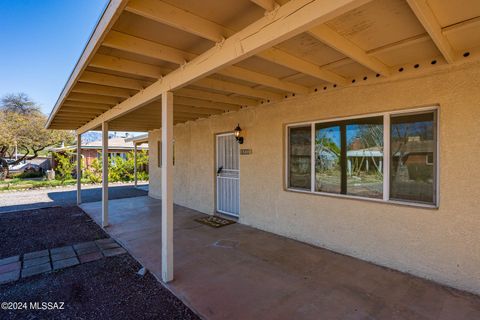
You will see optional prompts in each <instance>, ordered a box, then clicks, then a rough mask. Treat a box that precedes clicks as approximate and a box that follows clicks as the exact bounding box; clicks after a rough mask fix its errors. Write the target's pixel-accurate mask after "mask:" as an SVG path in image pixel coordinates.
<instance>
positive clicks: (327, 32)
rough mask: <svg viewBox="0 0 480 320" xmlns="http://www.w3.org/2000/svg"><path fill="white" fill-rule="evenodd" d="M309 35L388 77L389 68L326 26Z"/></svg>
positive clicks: (311, 31)
mask: <svg viewBox="0 0 480 320" xmlns="http://www.w3.org/2000/svg"><path fill="white" fill-rule="evenodd" d="M308 33H309V34H310V35H312V36H313V37H314V38H316V39H318V40H319V41H321V42H323V43H325V44H326V45H327V46H329V47H331V48H333V49H335V50H337V51H338V52H341V53H342V54H344V55H346V56H347V57H349V58H351V59H352V60H354V61H356V62H358V63H360V64H362V65H364V66H365V67H367V68H369V69H370V70H372V71H375V72H376V73H379V74H381V75H384V76H388V75H390V73H391V71H390V68H389V67H388V66H387V65H385V64H384V63H382V62H380V61H379V60H378V59H377V58H375V57H372V56H369V55H368V54H367V53H366V52H365V51H364V50H363V49H361V48H359V47H358V46H357V45H356V44H354V43H353V42H351V41H350V40H348V39H347V38H345V37H343V36H341V35H340V34H338V33H337V32H335V31H333V30H332V29H331V28H330V27H329V26H327V25H326V24H321V25H318V26H316V27H314V28H313V29H310V30H309V31H308Z"/></svg>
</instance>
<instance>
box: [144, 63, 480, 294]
mask: <svg viewBox="0 0 480 320" xmlns="http://www.w3.org/2000/svg"><path fill="white" fill-rule="evenodd" d="M436 104H438V105H439V106H440V107H439V110H440V111H439V121H440V130H439V139H440V150H439V152H440V153H439V157H440V177H439V179H440V203H439V205H440V207H439V209H424V208H415V207H410V206H401V205H393V204H385V203H376V202H370V201H364V200H353V199H339V198H333V197H328V196H318V195H311V194H301V193H294V192H289V191H285V190H284V189H283V186H284V182H283V175H284V146H283V142H284V131H283V128H284V125H285V124H286V123H291V122H297V121H308V120H318V119H328V118H334V117H343V116H352V115H360V114H365V113H371V112H382V111H388V110H400V109H411V108H414V107H417V106H429V105H436ZM479 115H480V64H470V65H463V66H460V67H456V68H450V69H447V70H441V71H438V72H436V73H435V74H430V75H423V76H421V77H418V78H413V79H400V80H399V79H397V80H394V81H390V82H384V83H376V84H365V85H361V86H353V87H348V88H344V89H338V90H332V91H328V90H327V91H326V92H323V91H322V92H318V93H315V94H312V95H310V96H308V97H298V98H294V99H290V100H287V101H283V102H280V103H276V104H270V105H265V106H260V107H257V108H249V109H245V110H242V111H239V112H237V113H231V114H226V115H222V116H216V117H211V118H209V119H205V120H199V121H196V122H190V123H188V124H186V125H177V126H176V127H175V129H174V136H175V151H176V155H175V157H176V164H175V169H174V170H175V176H174V177H175V183H174V185H175V198H174V201H175V203H177V204H180V205H183V206H187V207H190V208H193V209H196V210H199V211H202V212H205V213H212V212H213V211H214V204H215V203H214V199H215V194H214V190H215V184H214V181H215V180H214V179H215V168H214V147H215V146H214V136H215V134H216V133H221V132H226V131H230V130H232V129H233V128H234V127H235V126H236V124H237V123H240V125H241V127H242V128H244V129H245V144H244V145H243V146H242V148H251V149H252V150H253V154H251V155H248V156H241V157H240V168H241V173H240V177H241V178H240V188H241V189H240V190H241V192H240V193H241V207H240V211H241V212H240V222H241V223H243V224H246V225H251V226H253V227H256V228H259V229H263V230H266V231H270V232H273V233H277V234H280V235H285V236H288V237H291V238H294V239H298V240H300V241H304V242H308V243H311V244H314V245H318V246H321V247H325V248H329V249H332V250H334V251H337V252H341V253H344V254H348V255H351V256H355V257H359V258H361V259H364V260H369V261H373V262H375V263H377V264H381V265H385V266H388V267H392V268H395V269H398V270H401V271H406V272H409V273H412V274H416V275H419V276H422V277H425V278H429V279H433V280H435V281H438V282H441V283H444V284H447V285H450V286H453V287H457V288H461V289H464V290H469V291H472V292H476V293H480V169H479V158H480V131H479V126H480V116H479ZM158 139H159V132H158V131H154V132H152V134H151V135H150V141H149V143H150V146H156V141H157V140H158ZM151 149H152V150H151V157H152V158H151V159H152V161H151V164H150V166H151V167H150V194H151V195H152V196H154V197H158V196H159V195H160V185H159V181H160V172H159V171H160V168H158V167H157V161H156V157H157V150H156V148H153V147H152V148H151ZM259 245H261V244H259Z"/></svg>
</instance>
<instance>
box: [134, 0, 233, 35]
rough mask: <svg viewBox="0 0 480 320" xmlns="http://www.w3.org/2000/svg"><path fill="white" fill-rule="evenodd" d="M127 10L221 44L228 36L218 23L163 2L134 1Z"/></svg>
mask: <svg viewBox="0 0 480 320" xmlns="http://www.w3.org/2000/svg"><path fill="white" fill-rule="evenodd" d="M125 10H126V11H129V12H132V13H135V14H138V15H141V16H143V17H145V18H148V19H151V20H154V21H158V22H161V23H163V24H166V25H169V26H171V27H174V28H177V29H180V30H184V31H186V32H188V33H192V34H195V35H197V36H199V37H202V38H205V39H208V40H211V41H213V42H220V41H222V39H223V38H226V37H227V36H228V34H227V33H226V32H225V30H224V29H223V28H219V26H218V25H217V24H216V23H213V22H211V21H208V20H206V19H203V18H201V17H198V16H196V15H194V14H192V13H190V12H188V11H185V10H183V9H180V8H177V7H175V6H172V5H171V4H168V3H165V2H163V1H152V0H132V1H130V2H129V3H128V5H127V7H126V8H125Z"/></svg>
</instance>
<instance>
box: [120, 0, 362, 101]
mask: <svg viewBox="0 0 480 320" xmlns="http://www.w3.org/2000/svg"><path fill="white" fill-rule="evenodd" d="M259 2H260V3H262V2H264V1H262V0H260V1H259ZM265 2H269V1H268V0H267V1H265ZM272 2H274V1H272ZM364 2H365V3H366V2H368V1H364ZM257 4H259V3H257ZM126 10H127V11H130V12H133V13H135V14H138V15H140V16H142V17H145V18H148V19H151V20H154V21H158V22H161V23H164V24H167V25H169V26H171V27H174V28H177V29H180V30H185V31H188V32H190V31H189V30H194V31H195V32H191V33H194V34H196V35H198V36H200V37H202V38H204V39H209V40H212V41H215V42H222V41H223V39H224V38H226V37H228V36H231V35H233V34H235V31H233V30H229V29H227V28H225V27H223V26H221V25H219V24H216V23H213V22H211V21H208V20H206V19H203V18H201V17H198V16H195V18H191V16H192V14H191V13H189V12H186V11H184V10H182V9H179V8H176V7H174V6H171V5H169V4H166V3H164V2H162V1H152V0H147V1H142V0H133V1H131V2H130V3H129V4H128V6H127V7H126ZM203 25H208V26H209V27H210V29H209V31H206V30H204V29H202V28H201V27H200V28H199V26H203ZM212 30H214V31H212ZM218 34H222V36H220V37H219V36H218ZM269 51H270V50H267V52H269ZM272 54H274V53H272ZM310 66H314V65H313V64H310ZM317 68H318V66H315V67H313V69H317ZM222 72H228V71H226V70H225V71H222ZM312 72H313V71H312ZM314 73H315V74H316V77H319V76H322V77H327V78H328V79H330V80H331V81H329V82H332V83H338V84H342V81H344V82H343V84H346V83H347V82H346V80H345V79H343V80H342V78H341V77H340V76H338V75H336V74H334V73H333V72H331V71H324V72H320V71H318V72H314ZM263 77H268V76H267V75H264V76H263ZM321 79H322V80H326V81H328V80H327V79H323V78H321ZM243 80H247V81H249V80H248V79H243ZM279 81H281V80H279V79H276V80H275V79H269V81H268V83H266V84H265V85H267V86H271V87H273V88H276V89H280V90H285V89H284V88H285V85H286V84H282V85H281V87H278V85H279V84H280V83H279ZM273 84H274V85H275V86H272V85H273ZM296 88H297V91H294V92H295V93H302V92H301V91H302V90H304V89H302V88H299V87H296ZM286 92H292V89H290V90H286Z"/></svg>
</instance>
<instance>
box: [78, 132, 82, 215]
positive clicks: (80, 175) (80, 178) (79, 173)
mask: <svg viewBox="0 0 480 320" xmlns="http://www.w3.org/2000/svg"><path fill="white" fill-rule="evenodd" d="M81 203H82V135H81V134H77V205H80V204H81Z"/></svg>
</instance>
